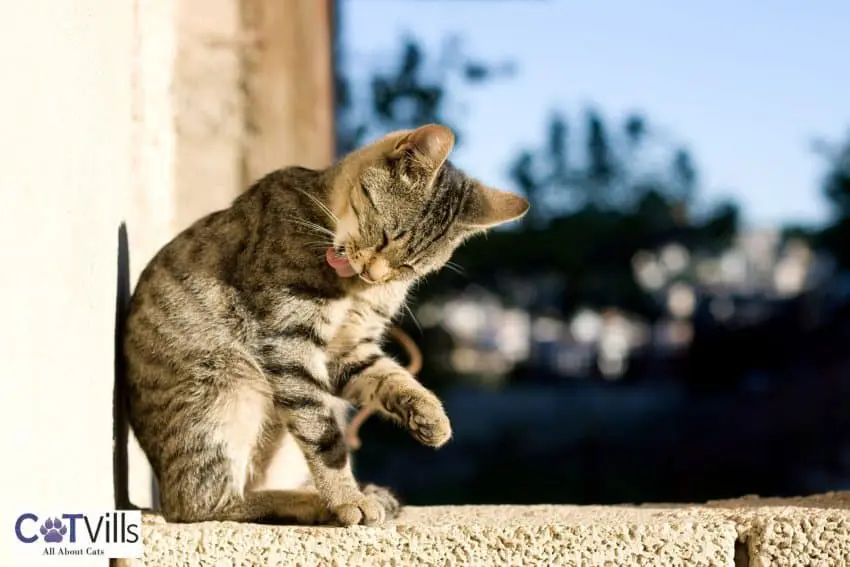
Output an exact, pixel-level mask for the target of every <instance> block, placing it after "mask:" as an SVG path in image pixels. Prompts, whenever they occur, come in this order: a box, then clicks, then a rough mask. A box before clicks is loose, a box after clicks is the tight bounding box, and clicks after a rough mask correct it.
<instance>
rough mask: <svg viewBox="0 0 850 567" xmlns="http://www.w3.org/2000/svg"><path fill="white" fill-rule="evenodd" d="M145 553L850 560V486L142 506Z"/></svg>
mask: <svg viewBox="0 0 850 567" xmlns="http://www.w3.org/2000/svg"><path fill="white" fill-rule="evenodd" d="M144 541H145V557H144V559H143V560H140V561H132V562H126V563H125V565H133V566H138V565H168V566H174V565H217V566H218V565H299V566H304V567H312V566H318V565H334V566H340V567H353V566H360V565H393V566H407V565H452V566H454V565H481V566H492V565H522V566H527V565H545V566H549V565H576V566H596V565H599V566H603V565H604V566H620V565H623V566H631V565H635V566H642V565H647V566H649V565H653V566H657V565H665V566H666V565H671V566H674V565H681V566H686V565H687V566H729V567H739V566H741V567H743V566H751V567H766V566H768V565H781V566H791V565H824V566H827V565H828V566H833V565H845V564H848V563H850V495H848V494H828V495H821V496H816V497H810V498H799V499H791V500H761V499H755V498H744V499H740V500H730V501H720V502H709V503H707V504H705V505H700V506H697V505H693V506H691V505H687V506H683V505H675V504H673V505H664V504H658V505H646V506H637V507H632V506H462V507H451V506H435V507H427V508H416V507H412V508H406V509H405V511H404V513H403V514H402V516H401V517H400V518H399V519H398V520H396V521H394V522H392V523H389V524H387V525H385V526H383V527H380V528H367V527H354V528H330V527H323V528H315V527H296V526H261V525H250V524H247V525H241V524H235V523H231V522H207V523H201V524H183V525H180V524H168V523H166V522H164V521H163V520H162V518H160V517H158V516H155V515H146V516H145V526H144Z"/></svg>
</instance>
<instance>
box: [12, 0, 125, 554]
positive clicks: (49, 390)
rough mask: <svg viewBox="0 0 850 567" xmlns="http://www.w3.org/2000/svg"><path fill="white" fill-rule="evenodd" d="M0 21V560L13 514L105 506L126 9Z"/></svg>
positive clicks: (34, 5)
mask: <svg viewBox="0 0 850 567" xmlns="http://www.w3.org/2000/svg"><path fill="white" fill-rule="evenodd" d="M0 30H2V33H0V70H2V86H0V266H2V267H0V270H2V272H0V302H2V311H0V313H2V315H0V317H2V326H0V356H2V357H1V358H0V368H2V393H1V394H0V439H2V446H0V451H2V453H0V454H2V457H0V462H1V463H2V464H3V472H2V483H0V515H2V521H0V536H2V537H0V542H2V544H0V545H2V547H0V563H2V564H4V565H13V564H14V565H22V564H23V563H22V562H20V561H17V560H16V561H14V562H12V561H10V560H4V559H6V558H7V557H9V555H10V553H11V550H10V548H9V545H11V543H12V540H13V538H14V534H13V531H12V529H11V528H10V526H11V525H12V523H13V522H14V518H16V517H17V516H18V515H19V514H20V513H22V512H24V511H27V510H36V509H41V510H56V511H57V512H58V513H62V512H63V511H65V510H68V509H70V508H74V507H77V508H88V509H97V508H105V509H109V508H112V507H113V482H112V480H113V478H112V392H113V351H114V348H113V345H114V322H115V290H116V269H117V268H116V254H117V232H118V226H119V223H120V221H121V219H122V213H123V210H124V204H125V195H127V192H128V191H129V189H130V187H131V185H132V183H133V180H132V176H131V171H132V158H133V151H132V145H133V135H132V134H133V125H132V112H131V108H132V104H131V103H132V73H131V70H132V64H133V38H134V34H133V6H132V3H131V2H128V1H118V0H116V1H114V2H103V1H99V0H27V1H26V2H4V3H2V5H0ZM76 559H78V558H75V562H74V564H75V565H85V564H90V565H105V564H106V560H103V559H101V560H92V561H90V562H88V563H87V562H86V560H76ZM39 564H43V562H40V563H39Z"/></svg>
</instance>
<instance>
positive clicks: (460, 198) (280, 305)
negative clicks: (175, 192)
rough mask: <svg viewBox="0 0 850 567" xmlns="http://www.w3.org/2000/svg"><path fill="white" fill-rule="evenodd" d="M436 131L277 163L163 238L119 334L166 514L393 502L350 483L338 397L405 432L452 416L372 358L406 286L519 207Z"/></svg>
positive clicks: (428, 440)
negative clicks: (315, 161) (296, 163)
mask: <svg viewBox="0 0 850 567" xmlns="http://www.w3.org/2000/svg"><path fill="white" fill-rule="evenodd" d="M453 145H454V135H453V134H452V132H451V130H449V129H448V128H446V127H444V126H440V125H435V124H431V125H427V126H422V127H420V128H417V129H414V130H405V131H399V132H394V133H391V134H389V135H387V136H385V137H383V138H381V139H379V140H378V141H376V142H374V143H372V144H369V145H367V146H364V147H362V148H360V149H358V150H356V151H354V152H352V153H351V154H349V155H347V156H346V157H344V158H343V159H341V160H340V161H339V162H337V163H335V164H334V165H332V166H330V167H329V168H327V169H324V170H310V169H305V168H302V167H289V168H286V169H282V170H278V171H275V172H273V173H270V174H269V175H267V176H265V177H264V178H262V179H260V180H259V181H257V182H256V183H255V184H254V185H253V186H252V187H251V188H250V189H248V190H247V191H246V192H244V193H243V194H242V195H240V196H239V197H237V198H236V199H235V200H234V202H233V204H232V205H231V206H230V207H229V208H227V209H224V210H221V211H218V212H215V213H212V214H210V215H208V216H206V217H204V218H202V219H200V220H199V221H197V222H196V223H195V224H194V225H192V226H191V227H190V228H188V229H186V230H185V231H184V232H183V233H181V234H180V235H178V236H177V237H176V238H174V240H172V241H171V242H170V243H168V244H167V245H166V246H165V247H164V248H163V249H162V250H160V251H159V252H158V253H157V254H156V256H155V257H154V258H153V259H152V260H151V262H150V263H149V264H148V266H147V267H146V268H145V270H144V271H143V272H142V274H141V276H140V278H139V282H138V284H137V286H136V289H135V291H134V294H133V297H132V300H131V305H130V312H129V314H128V319H127V326H126V335H125V343H124V349H125V356H126V362H127V374H128V385H129V404H128V408H129V416H130V424H131V425H132V427H133V430H134V431H135V434H136V436H137V438H138V440H139V442H140V444H141V446H142V448H143V449H144V451H145V453H146V454H147V457H148V459H149V460H150V463H151V465H152V467H153V469H154V472H155V474H156V476H157V479H158V481H159V486H160V492H161V504H162V512H163V515H164V517H165V518H166V519H167V520H170V521H177V522H189V521H203V520H233V521H294V522H297V523H339V524H343V525H351V524H358V523H362V524H375V523H381V522H382V521H384V519H385V518H387V517H390V516H392V515H394V514H396V513H397V511H398V509H399V505H398V502H397V501H396V500H395V498H394V497H393V495H392V494H391V493H390V492H389V491H388V490H386V489H383V488H380V487H376V486H371V485H369V486H365V487H364V486H360V485H359V484H358V483H357V482H356V481H355V479H354V477H353V475H352V472H351V464H350V455H349V452H348V448H347V447H346V444H345V440H344V437H343V430H344V421H343V420H344V418H345V411H346V410H347V409H348V408H349V407H350V404H354V405H356V406H362V407H370V408H374V409H376V410H377V411H378V412H379V413H381V414H383V415H384V416H386V417H389V418H391V419H393V420H395V421H397V422H399V423H400V424H402V425H403V426H404V427H406V428H407V429H408V430H409V431H410V433H411V434H412V435H413V436H414V437H415V438H416V439H417V440H419V441H420V442H421V443H423V444H425V445H428V446H432V447H440V446H441V445H443V444H444V443H446V441H448V440H449V438H450V437H451V426H450V423H449V419H448V417H447V416H446V414H445V412H444V410H443V407H442V404H441V403H440V401H439V400H438V399H437V397H436V396H435V395H434V394H433V393H432V392H430V391H429V390H428V389H426V388H425V387H424V386H422V385H421V384H419V382H417V381H416V380H415V379H414V378H413V377H412V376H411V374H410V373H409V372H407V370H405V369H404V368H403V367H402V366H400V365H399V364H398V363H396V362H395V361H394V360H392V359H391V358H389V357H388V356H386V355H384V354H383V352H382V350H381V346H380V345H381V341H382V338H383V335H384V331H385V329H386V327H387V325H388V324H389V323H390V321H391V319H392V318H393V317H394V316H395V315H396V314H397V313H398V312H399V310H400V309H401V308H402V307H403V303H404V301H405V295H406V293H407V291H408V289H409V288H410V286H411V285H412V284H413V283H414V282H415V281H416V280H417V279H418V278H420V277H422V276H424V275H426V274H428V273H430V272H433V271H435V270H438V269H439V268H441V267H442V266H443V265H444V264H445V263H446V262H447V261H448V260H449V257H450V256H451V254H452V252H453V251H454V250H455V248H456V247H457V246H458V245H460V244H461V242H462V241H463V240H464V239H466V238H468V237H469V236H471V235H473V234H476V233H480V232H482V231H484V230H485V229H487V228H489V227H493V226H495V225H499V224H502V223H505V222H508V221H511V220H514V219H517V218H519V217H521V216H523V215H524V214H525V212H526V211H527V209H528V203H527V201H526V200H525V199H523V198H521V197H519V196H516V195H513V194H511V193H507V192H503V191H498V190H495V189H490V188H487V187H485V186H483V185H481V184H480V183H478V182H477V181H475V180H473V179H470V178H469V177H467V176H466V175H465V174H464V173H462V172H461V171H460V170H458V169H457V168H456V167H454V166H453V165H452V164H451V163H450V162H449V161H448V160H447V157H448V154H449V152H450V151H451V149H452V147H453Z"/></svg>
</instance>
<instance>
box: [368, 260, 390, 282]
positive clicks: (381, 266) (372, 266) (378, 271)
mask: <svg viewBox="0 0 850 567" xmlns="http://www.w3.org/2000/svg"><path fill="white" fill-rule="evenodd" d="M366 275H368V276H369V279H370V280H372V281H374V282H380V281H383V280H384V279H385V278H386V277H387V276H389V275H390V264H389V262H387V261H386V260H385V259H384V258H383V257H382V256H375V257H373V258H372V261H371V262H369V265H368V266H366Z"/></svg>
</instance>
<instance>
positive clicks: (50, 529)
mask: <svg viewBox="0 0 850 567" xmlns="http://www.w3.org/2000/svg"><path fill="white" fill-rule="evenodd" d="M38 531H40V532H41V535H42V536H44V541H46V542H49V543H62V538H63V536H64V535H65V534H66V533H68V526H66V525H64V524H62V520H60V519H59V518H52V519H51V518H47V519H46V520H45V521H44V523H43V524H42V525H41V528H39V530H38Z"/></svg>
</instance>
